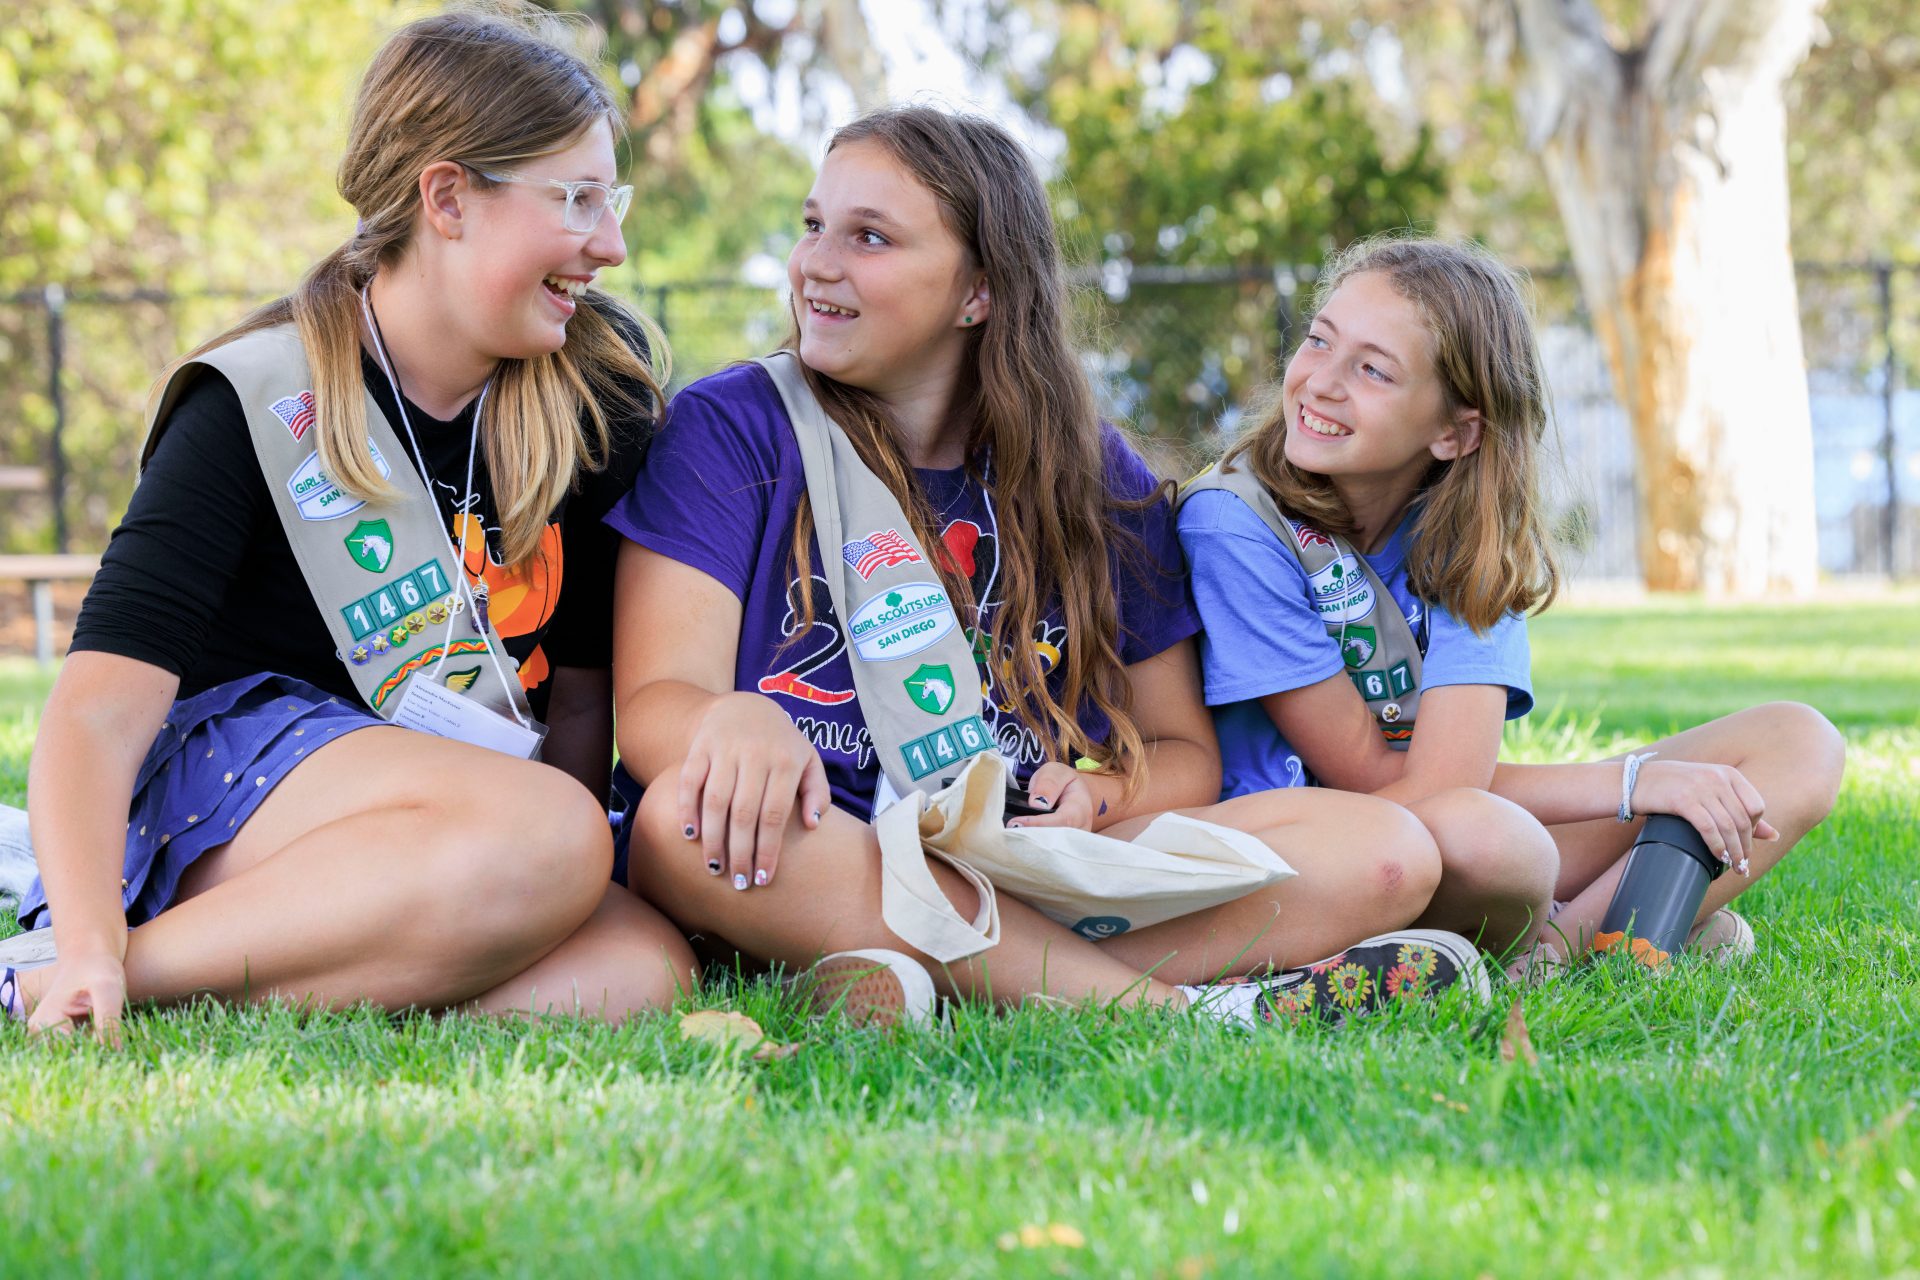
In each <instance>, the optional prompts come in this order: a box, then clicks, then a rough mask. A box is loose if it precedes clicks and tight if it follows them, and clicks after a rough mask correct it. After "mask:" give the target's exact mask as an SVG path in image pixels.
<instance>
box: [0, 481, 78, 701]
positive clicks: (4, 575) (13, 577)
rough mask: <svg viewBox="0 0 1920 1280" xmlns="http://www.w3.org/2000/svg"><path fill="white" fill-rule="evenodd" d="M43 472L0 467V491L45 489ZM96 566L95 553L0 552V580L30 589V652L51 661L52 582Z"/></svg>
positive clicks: (42, 660)
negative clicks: (31, 641) (11, 553)
mask: <svg viewBox="0 0 1920 1280" xmlns="http://www.w3.org/2000/svg"><path fill="white" fill-rule="evenodd" d="M46 491H47V477H46V473H45V472H43V471H41V470H40V468H39V467H0V493H45V492H46ZM99 568H100V557H99V556H86V555H23V556H5V555H0V580H6V581H11V582H24V583H26V584H27V588H28V590H30V591H31V592H32V593H33V656H34V657H35V658H37V659H39V661H40V665H41V666H43V667H45V666H50V665H52V663H53V584H54V583H56V582H85V581H87V580H88V579H90V578H92V577H93V575H94V574H95V573H96V572H97V571H98V570H99Z"/></svg>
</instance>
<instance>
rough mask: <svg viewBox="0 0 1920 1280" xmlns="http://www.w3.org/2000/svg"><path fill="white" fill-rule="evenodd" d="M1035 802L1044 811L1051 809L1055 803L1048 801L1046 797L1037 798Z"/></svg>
mask: <svg viewBox="0 0 1920 1280" xmlns="http://www.w3.org/2000/svg"><path fill="white" fill-rule="evenodd" d="M1033 802H1034V803H1035V804H1037V805H1039V806H1040V807H1041V808H1042V809H1047V808H1051V807H1052V806H1053V801H1051V800H1049V799H1047V798H1046V797H1045V796H1035V797H1034V798H1033Z"/></svg>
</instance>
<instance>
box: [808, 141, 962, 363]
mask: <svg viewBox="0 0 1920 1280" xmlns="http://www.w3.org/2000/svg"><path fill="white" fill-rule="evenodd" d="M804 227H805V230H804V233H803V234H802V235H801V237H800V241H799V243H797V244H796V245H794V247H793V254H792V256H791V257H790V258H788V260H787V280H788V283H789V284H790V285H791V286H792V288H793V300H794V310H795V312H796V315H797V319H798V321H799V330H800V358H801V360H803V361H804V362H806V364H807V365H808V367H810V368H812V369H814V370H815V371H817V372H819V373H822V374H825V375H826V376H827V377H830V378H832V379H834V380H835V381H837V382H842V383H845V384H846V385H848V386H851V387H858V388H861V389H862V390H865V391H869V392H872V393H873V394H875V395H877V396H879V397H880V398H881V399H883V400H884V399H887V398H888V397H889V395H891V394H897V393H900V392H902V391H904V390H905V389H907V388H911V387H913V386H916V385H922V384H925V383H926V382H928V381H930V380H937V379H941V378H951V377H952V376H953V375H954V374H955V373H956V372H957V371H958V370H959V367H960V362H961V359H962V356H963V353H964V352H965V349H966V335H967V332H968V330H969V329H970V328H972V327H975V326H978V325H981V324H984V323H986V319H987V299H986V297H985V286H984V284H983V283H982V280H981V276H980V272H979V270H978V268H977V267H975V266H974V265H973V264H972V262H971V261H970V258H971V255H970V254H969V253H968V252H967V249H966V247H965V246H964V245H962V244H961V243H960V242H959V240H958V239H956V238H955V236H954V234H953V233H952V232H951V231H950V230H948V229H947V226H946V223H945V221H944V220H943V219H942V218H941V216H940V203H939V201H938V200H937V199H936V198H935V197H934V194H933V192H932V191H930V190H928V189H927V188H926V187H925V186H924V185H923V184H921V183H920V182H919V181H918V180H916V179H915V178H914V177H913V176H912V174H910V173H909V172H908V171H907V170H906V168H905V167H904V166H902V165H901V164H900V163H899V162H898V161H897V160H895V159H894V158H893V156H892V155H891V154H890V153H889V152H888V151H887V150H886V148H884V147H882V146H879V145H877V144H874V143H871V142H854V143H848V144H845V145H842V146H838V147H835V148H834V149H833V150H832V151H831V152H829V153H828V154H827V158H826V161H825V162H824V163H823V164H822V165H821V166H820V175H819V177H818V178H816V179H815V180H814V184H813V191H812V192H811V193H810V194H809V195H808V196H807V202H806V206H805V209H804ZM969 317H971V323H969V319H968V318H969Z"/></svg>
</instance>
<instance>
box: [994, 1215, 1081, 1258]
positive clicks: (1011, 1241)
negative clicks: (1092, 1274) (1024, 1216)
mask: <svg viewBox="0 0 1920 1280" xmlns="http://www.w3.org/2000/svg"><path fill="white" fill-rule="evenodd" d="M994 1243H995V1244H997V1245H999V1246H1000V1248H1001V1250H1002V1251H1003V1252H1009V1253H1010V1252H1012V1251H1013V1250H1015V1249H1047V1248H1058V1249H1084V1248H1086V1247H1087V1238H1086V1237H1085V1236H1084V1235H1081V1234H1080V1229H1079V1228H1078V1227H1070V1226H1068V1225H1067V1224H1066V1223H1064V1222H1049V1223H1046V1224H1045V1225H1042V1224H1040V1223H1036V1222H1029V1223H1028V1224H1027V1225H1026V1226H1024V1227H1021V1228H1020V1230H1018V1231H1007V1232H1003V1233H1002V1234H1001V1236H1000V1238H999V1239H998V1240H996V1241H994Z"/></svg>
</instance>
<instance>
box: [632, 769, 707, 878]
mask: <svg viewBox="0 0 1920 1280" xmlns="http://www.w3.org/2000/svg"><path fill="white" fill-rule="evenodd" d="M663 776H666V775H663ZM627 867H628V870H627V883H628V885H629V886H630V887H634V888H636V889H637V888H639V887H640V886H642V885H644V886H645V887H646V888H647V890H648V894H649V896H651V893H652V890H653V889H654V888H655V887H656V886H664V885H672V884H676V883H680V882H682V881H683V880H684V879H685V878H686V877H687V876H689V875H691V874H692V872H693V871H695V870H696V869H697V870H698V871H699V872H700V873H701V874H702V875H706V867H705V864H704V860H703V859H702V857H701V852H700V846H699V845H698V844H697V843H695V842H694V841H693V840H691V839H689V838H688V836H687V832H686V828H685V825H684V824H683V823H682V822H681V821H680V803H679V797H678V796H677V795H675V794H674V791H673V789H672V788H670V787H667V786H665V785H658V784H657V785H655V786H651V787H648V788H647V789H646V790H645V791H643V792H641V793H640V807H639V811H638V812H637V813H636V814H635V815H634V819H633V842H632V844H631V845H630V846H629V848H628V850H627ZM696 887H697V886H696Z"/></svg>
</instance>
